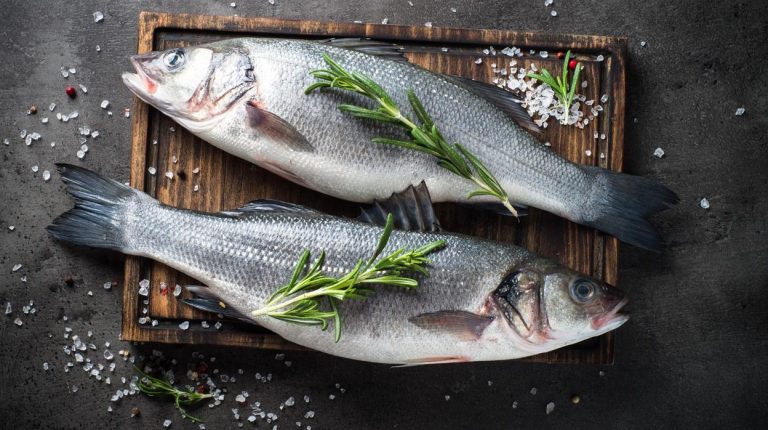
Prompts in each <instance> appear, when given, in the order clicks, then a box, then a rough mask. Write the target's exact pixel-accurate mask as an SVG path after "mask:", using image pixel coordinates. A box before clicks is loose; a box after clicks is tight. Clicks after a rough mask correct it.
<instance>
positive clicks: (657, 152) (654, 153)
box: [653, 148, 664, 158]
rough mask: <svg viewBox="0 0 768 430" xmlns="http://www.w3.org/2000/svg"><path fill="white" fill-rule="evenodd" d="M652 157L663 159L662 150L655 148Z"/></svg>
mask: <svg viewBox="0 0 768 430" xmlns="http://www.w3.org/2000/svg"><path fill="white" fill-rule="evenodd" d="M653 155H654V156H655V157H656V158H661V157H663V156H664V150H663V149H661V148H656V150H655V151H653Z"/></svg>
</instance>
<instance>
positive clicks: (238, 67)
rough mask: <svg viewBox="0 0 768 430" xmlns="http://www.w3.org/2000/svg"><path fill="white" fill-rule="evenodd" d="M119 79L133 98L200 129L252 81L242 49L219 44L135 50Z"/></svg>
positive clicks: (217, 117)
mask: <svg viewBox="0 0 768 430" xmlns="http://www.w3.org/2000/svg"><path fill="white" fill-rule="evenodd" d="M131 63H132V65H133V67H134V69H135V70H136V73H130V72H125V73H123V76H122V77H123V82H124V83H125V85H126V86H127V87H128V88H129V89H130V90H131V91H132V92H133V93H134V94H136V96H137V97H139V98H140V99H142V100H143V101H145V102H147V103H149V104H151V105H152V106H154V107H156V108H157V109H159V110H160V111H162V112H163V113H165V114H166V115H168V116H170V117H172V118H173V119H174V120H176V121H177V122H179V123H180V124H181V125H182V126H184V127H185V128H187V129H189V130H191V131H193V132H199V131H204V130H208V129H210V128H212V127H213V126H214V125H216V124H217V123H218V121H219V120H220V119H221V117H222V114H223V113H225V112H227V111H228V110H229V109H230V108H231V107H232V106H233V105H234V104H235V102H237V101H238V100H239V99H241V98H242V97H243V96H244V95H245V94H246V93H247V92H248V91H249V90H250V89H251V88H252V87H253V86H254V83H255V79H254V75H253V66H252V64H251V61H250V59H249V57H248V55H247V54H246V52H244V51H243V50H242V49H240V48H238V47H234V46H226V45H221V44H218V45H217V44H214V45H203V46H197V47H188V48H173V49H169V50H166V51H153V52H149V53H146V54H139V55H134V56H132V57H131Z"/></svg>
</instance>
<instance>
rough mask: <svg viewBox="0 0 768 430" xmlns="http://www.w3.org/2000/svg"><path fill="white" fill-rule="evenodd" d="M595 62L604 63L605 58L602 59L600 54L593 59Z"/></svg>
mask: <svg viewBox="0 0 768 430" xmlns="http://www.w3.org/2000/svg"><path fill="white" fill-rule="evenodd" d="M595 60H597V61H605V57H604V56H603V55H602V54H600V55H598V56H597V57H596V58H595Z"/></svg>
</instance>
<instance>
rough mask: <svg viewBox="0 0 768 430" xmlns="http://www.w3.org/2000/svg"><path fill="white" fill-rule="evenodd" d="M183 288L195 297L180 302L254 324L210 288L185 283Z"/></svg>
mask: <svg viewBox="0 0 768 430" xmlns="http://www.w3.org/2000/svg"><path fill="white" fill-rule="evenodd" d="M184 289H185V290H187V291H189V292H191V293H192V294H193V295H194V296H195V297H193V298H191V299H182V301H181V302H182V303H184V304H186V305H188V306H192V307H193V308H195V309H200V310H202V311H206V312H211V313H215V314H219V315H221V316H223V317H227V318H233V319H237V320H240V321H244V322H247V323H250V324H256V322H255V321H253V320H252V319H251V318H249V317H248V316H246V315H244V314H242V313H240V312H239V311H237V310H235V309H234V308H233V307H231V306H229V305H227V304H226V303H225V302H224V301H222V300H221V299H220V298H219V296H217V295H216V294H214V293H213V292H212V291H211V289H210V288H208V287H203V286H198V285H186V286H184Z"/></svg>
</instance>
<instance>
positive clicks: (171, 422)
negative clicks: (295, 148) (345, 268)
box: [163, 3, 234, 428]
mask: <svg viewBox="0 0 768 430" xmlns="http://www.w3.org/2000/svg"><path fill="white" fill-rule="evenodd" d="M233 4H234V3H233ZM171 424H173V421H171V420H169V419H166V420H165V421H163V427H165V428H168V427H170V426H171Z"/></svg>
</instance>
